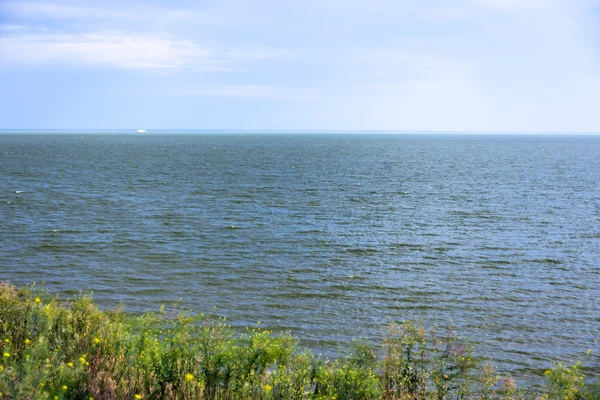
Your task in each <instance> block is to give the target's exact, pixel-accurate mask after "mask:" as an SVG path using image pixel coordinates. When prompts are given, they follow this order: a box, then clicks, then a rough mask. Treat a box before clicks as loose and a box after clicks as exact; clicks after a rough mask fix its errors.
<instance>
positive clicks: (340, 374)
mask: <svg viewBox="0 0 600 400" xmlns="http://www.w3.org/2000/svg"><path fill="white" fill-rule="evenodd" d="M349 347H350V352H349V354H348V355H346V356H344V357H339V358H338V359H336V360H323V359H320V358H318V357H315V356H313V354H312V353H310V352H309V351H307V350H303V349H300V348H299V347H298V345H297V341H296V340H295V339H294V338H292V337H291V336H289V335H286V334H282V335H274V334H273V333H272V332H270V331H268V330H263V329H258V328H254V329H247V330H246V331H245V332H242V333H241V334H239V333H236V332H235V331H234V330H233V329H231V328H230V327H229V326H227V325H226V324H225V323H224V322H223V321H209V320H207V319H205V318H204V317H203V316H202V315H199V316H192V315H188V314H177V315H168V314H167V313H165V312H164V311H161V312H159V313H149V314H145V315H143V316H138V317H134V316H129V315H126V314H124V313H123V312H121V311H118V310H117V311H101V310H99V309H98V308H97V307H95V306H94V304H93V303H92V301H91V299H90V298H89V297H86V296H83V297H80V298H77V299H75V300H72V301H60V300H59V299H57V298H50V297H48V296H45V295H42V294H41V293H40V292H37V291H35V290H34V289H33V288H28V287H26V288H22V289H19V290H17V289H15V288H14V287H12V286H10V285H8V284H6V283H4V284H0V355H1V357H0V399H90V398H93V399H265V400H266V399H450V398H457V399H460V398H474V399H488V398H489V399H491V398H498V397H503V398H525V397H527V398H533V397H542V398H547V399H598V398H600V395H599V393H600V392H599V391H598V390H597V389H594V387H593V386H589V385H586V381H585V377H584V376H583V373H582V372H581V367H580V366H579V365H578V364H575V365H573V366H563V365H562V364H557V365H555V366H554V367H553V368H551V369H550V370H548V372H547V373H546V377H547V380H548V385H547V386H546V387H545V388H543V389H541V390H538V392H537V393H533V392H532V391H525V390H523V389H520V388H518V387H516V385H515V384H514V380H512V378H500V377H499V376H498V375H497V374H496V372H495V371H494V369H493V367H492V365H491V364H490V363H488V364H484V365H481V364H480V363H479V362H478V360H477V359H476V358H474V357H473V355H472V352H471V349H470V347H469V346H466V345H465V344H464V343H462V342H460V341H459V340H458V339H457V337H456V335H454V333H453V332H452V331H451V330H448V331H446V332H444V333H443V334H438V333H435V332H430V333H428V332H426V330H425V329H424V327H423V326H422V324H419V323H415V322H407V323H404V324H401V325H392V326H391V327H390V328H389V330H388V333H387V335H386V336H385V338H384V341H383V346H382V349H381V351H377V350H376V349H374V348H372V347H371V346H369V345H367V344H365V343H361V342H354V343H351V344H350V345H349ZM525 393H527V394H528V395H527V396H525Z"/></svg>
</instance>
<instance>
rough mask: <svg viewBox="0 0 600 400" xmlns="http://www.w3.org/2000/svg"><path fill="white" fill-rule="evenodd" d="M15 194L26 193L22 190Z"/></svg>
mask: <svg viewBox="0 0 600 400" xmlns="http://www.w3.org/2000/svg"><path fill="white" fill-rule="evenodd" d="M15 193H16V194H21V193H25V192H24V191H22V190H15Z"/></svg>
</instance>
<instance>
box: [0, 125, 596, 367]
mask: <svg viewBox="0 0 600 400" xmlns="http://www.w3.org/2000/svg"><path fill="white" fill-rule="evenodd" d="M599 160H600V137H590V136H587V137H586V136H573V137H568V136H491V135H489V136H486V135H449V136H443V135H382V134H363V135H342V134H339V135H324V134H320V135H316V134H313V135H309V134H300V133H298V134H287V135H259V134H252V135H235V134H220V135H210V134H206V133H204V134H197V135H184V134H172V135H168V134H161V135H150V134H146V135H112V134H110V133H102V134H75V133H71V134H62V135H58V134H52V135H39V134H33V133H30V134H25V133H21V134H5V135H0V182H1V183H0V221H1V222H0V223H1V226H0V237H1V240H0V280H8V281H10V282H12V283H14V284H16V285H24V284H28V283H31V282H37V283H38V285H40V286H43V287H46V288H48V289H49V290H50V291H51V292H52V293H58V294H61V295H63V296H72V295H74V294H76V293H78V292H79V291H80V290H83V291H88V290H93V293H94V298H95V300H96V301H97V302H98V303H99V304H100V305H101V306H103V307H112V306H115V305H117V304H118V303H121V302H122V303H123V304H124V305H125V309H126V310H128V311H131V312H141V311H148V310H157V309H158V308H159V307H160V305H161V304H167V305H170V304H173V303H175V302H176V301H178V300H179V299H180V300H181V305H182V306H183V307H185V308H191V309H193V310H195V311H198V312H204V313H206V314H212V315H219V316H226V317H227V318H228V320H229V322H230V323H232V324H233V325H235V326H244V325H252V324H255V323H256V322H257V321H261V326H263V327H267V328H272V329H274V330H276V331H280V330H284V331H287V330H289V331H291V332H292V333H293V334H294V335H296V336H298V337H300V338H302V344H303V345H305V346H308V347H310V348H312V349H313V350H314V351H315V352H323V353H324V354H326V355H332V354H334V353H335V351H336V349H337V348H338V347H339V346H340V345H343V343H344V342H345V341H347V340H349V339H352V338H359V337H362V338H366V339H367V340H370V341H372V342H373V343H377V342H378V341H379V340H380V339H381V337H382V333H383V329H384V327H385V326H386V325H387V324H389V323H390V322H398V321H402V320H406V319H423V321H424V323H425V324H426V325H427V326H435V325H437V326H444V325H447V324H452V325H453V326H454V327H455V328H456V331H457V333H458V334H459V335H461V336H466V337H469V338H470V339H471V341H472V344H473V345H474V348H475V352H476V354H478V355H482V356H487V357H492V358H493V359H494V360H495V363H496V365H497V366H498V367H499V368H500V369H501V370H502V371H506V372H511V373H514V374H516V375H521V376H525V377H528V376H530V377H533V378H535V377H536V376H539V374H540V373H541V371H542V369H543V368H545V367H547V366H550V365H551V361H552V360H566V361H568V360H571V359H583V355H584V353H585V351H586V350H587V349H592V350H593V351H595V354H596V355H592V357H591V358H588V359H586V360H585V363H586V364H587V365H590V366H591V367H592V368H594V369H595V371H598V370H600V359H599V358H598V356H597V354H598V353H599V352H600V351H599V350H600V345H599V344H600V301H599V300H598V299H600V274H599V273H598V271H599V269H598V267H599V265H600V172H599V171H600V168H599V166H600V165H599V164H600V163H599ZM533 378H532V379H533Z"/></svg>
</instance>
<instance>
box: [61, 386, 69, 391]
mask: <svg viewBox="0 0 600 400" xmlns="http://www.w3.org/2000/svg"><path fill="white" fill-rule="evenodd" d="M60 388H61V389H62V390H67V389H68V388H69V387H68V386H67V385H62V386H61V387H60Z"/></svg>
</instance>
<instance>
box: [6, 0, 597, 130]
mask: <svg viewBox="0 0 600 400" xmlns="http://www.w3.org/2000/svg"><path fill="white" fill-rule="evenodd" d="M599 20H600V1H597V0H446V1H444V0H437V1H436V0H369V1H358V0H283V1H282V0H255V1H249V0H248V1H246V0H203V1H191V0H189V1H185V0H177V1H169V2H166V1H136V0H134V1H127V2H125V1H121V0H119V1H114V0H104V1H97V0H80V1H48V2H46V1H32V2H30V1H12V0H3V1H2V2H0V129H12V128H16V129H80V128H81V129H96V128H99V129H110V128H122V129H129V128H131V129H134V128H140V127H145V128H146V129H148V130H150V129H169V128H172V129H249V130H254V129H269V130H277V129H289V130H303V129H308V130H315V129H316V130H353V129H357V130H402V131H412V130H450V131H456V130H458V131H462V130H467V131H480V130H483V131H520V132H600V112H599V111H598V106H599V105H600V29H598V21H599Z"/></svg>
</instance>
